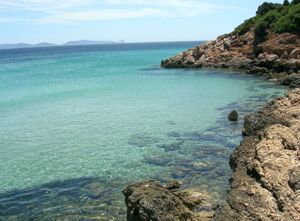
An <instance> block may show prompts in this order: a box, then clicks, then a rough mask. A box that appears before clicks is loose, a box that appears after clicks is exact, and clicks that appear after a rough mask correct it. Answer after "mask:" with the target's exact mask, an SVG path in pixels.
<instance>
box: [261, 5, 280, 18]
mask: <svg viewBox="0 0 300 221" xmlns="http://www.w3.org/2000/svg"><path fill="white" fill-rule="evenodd" d="M280 7H281V5H280V4H275V3H269V2H264V3H263V4H262V5H260V6H259V7H258V9H257V11H256V15H260V16H263V15H265V14H266V13H268V12H269V11H271V10H274V9H277V8H280Z"/></svg>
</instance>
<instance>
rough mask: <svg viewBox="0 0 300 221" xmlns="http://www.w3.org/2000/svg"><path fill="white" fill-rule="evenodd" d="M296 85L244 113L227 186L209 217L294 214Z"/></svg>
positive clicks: (299, 164)
mask: <svg viewBox="0 0 300 221" xmlns="http://www.w3.org/2000/svg"><path fill="white" fill-rule="evenodd" d="M299 120H300V90H299V89H295V90H293V91H290V92H289V93H288V94H287V95H286V96H284V97H281V98H278V99H276V100H274V101H272V102H271V103H269V104H268V105H267V106H266V107H264V108H263V109H261V110H260V111H258V112H257V113H256V114H252V115H249V116H247V117H246V119H245V127H244V135H245V137H244V140H243V142H242V143H241V145H240V146H239V147H238V148H237V149H236V150H235V151H234V153H233V154H232V155H231V159H230V165H231V167H232V169H233V170H234V175H233V177H232V179H231V190H230V192H229V195H228V197H227V200H226V202H225V204H224V205H223V206H222V207H221V208H220V209H219V210H218V212H217V213H216V217H215V220H217V221H221V220H222V221H224V220H295V221H296V220H299V219H300V192H299V179H300V177H299V171H300V170H299V168H300V160H299V159H300V158H299V156H300V155H299V147H300V146H299V144H300V142H299V135H300V134H299V131H300V121H299Z"/></svg>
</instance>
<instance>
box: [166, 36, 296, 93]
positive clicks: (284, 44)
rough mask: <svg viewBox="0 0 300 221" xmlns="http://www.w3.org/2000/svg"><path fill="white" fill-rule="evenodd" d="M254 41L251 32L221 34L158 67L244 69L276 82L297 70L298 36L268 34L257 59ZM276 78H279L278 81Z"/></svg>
mask: <svg viewBox="0 0 300 221" xmlns="http://www.w3.org/2000/svg"><path fill="white" fill-rule="evenodd" d="M253 41H254V34H253V30H251V31H249V32H247V33H245V34H244V35H242V36H236V35H234V34H229V35H223V36H220V37H218V38H217V39H216V40H214V41H210V42H207V43H204V44H202V45H199V46H197V47H194V48H192V49H189V50H187V51H185V52H183V53H179V54H178V55H176V56H174V57H171V58H169V59H166V60H163V61H162V62H161V66H162V67H165V68H202V67H215V68H232V69H243V70H246V71H247V73H248V74H255V75H263V76H265V77H267V78H269V79H275V80H279V81H282V80H283V79H284V78H285V77H287V75H288V74H289V72H290V71H293V72H298V71H299V70H300V57H299V56H300V55H299V53H300V49H299V47H300V38H299V34H291V33H282V34H273V33H270V34H269V35H268V38H267V39H266V41H264V42H263V43H261V44H259V45H258V47H259V48H260V50H261V51H262V53H260V54H259V55H258V56H257V57H255V53H254V48H253ZM270 73H283V74H282V75H276V77H274V76H275V75H274V74H270ZM278 76H279V77H280V79H277V78H278ZM299 83H300V82H299ZM296 85H298V83H297V84H296ZM294 87H295V86H294Z"/></svg>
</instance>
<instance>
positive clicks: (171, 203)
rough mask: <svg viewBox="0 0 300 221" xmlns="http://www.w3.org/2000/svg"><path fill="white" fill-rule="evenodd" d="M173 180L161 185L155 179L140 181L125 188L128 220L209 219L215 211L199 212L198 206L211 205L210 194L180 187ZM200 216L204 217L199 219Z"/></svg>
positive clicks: (195, 220) (189, 220)
mask: <svg viewBox="0 0 300 221" xmlns="http://www.w3.org/2000/svg"><path fill="white" fill-rule="evenodd" d="M180 186H181V184H180V183H179V182H177V181H171V182H169V183H167V184H166V185H164V186H163V185H161V184H159V183H157V182H154V181H147V182H142V183H137V184H134V185H131V186H128V187H126V189H125V190H123V194H124V195H125V203H126V206H127V220H128V221H150V220H152V221H200V220H201V221H208V220H209V219H210V218H211V217H212V216H213V211H212V209H211V211H205V212H197V211H193V209H194V208H195V207H198V206H205V207H209V208H212V206H211V204H209V203H208V202H207V201H206V199H207V195H206V194H204V193H201V192H199V191H198V190H195V189H186V190H180V189H179V188H180ZM200 217H201V219H200Z"/></svg>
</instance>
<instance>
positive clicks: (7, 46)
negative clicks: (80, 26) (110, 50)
mask: <svg viewBox="0 0 300 221" xmlns="http://www.w3.org/2000/svg"><path fill="white" fill-rule="evenodd" d="M120 43H125V42H124V41H123V40H121V41H90V40H79V41H68V42H66V43H63V44H53V43H48V42H41V43H38V44H27V43H16V44H0V49H16V48H39V47H53V46H80V45H100V44H120Z"/></svg>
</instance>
